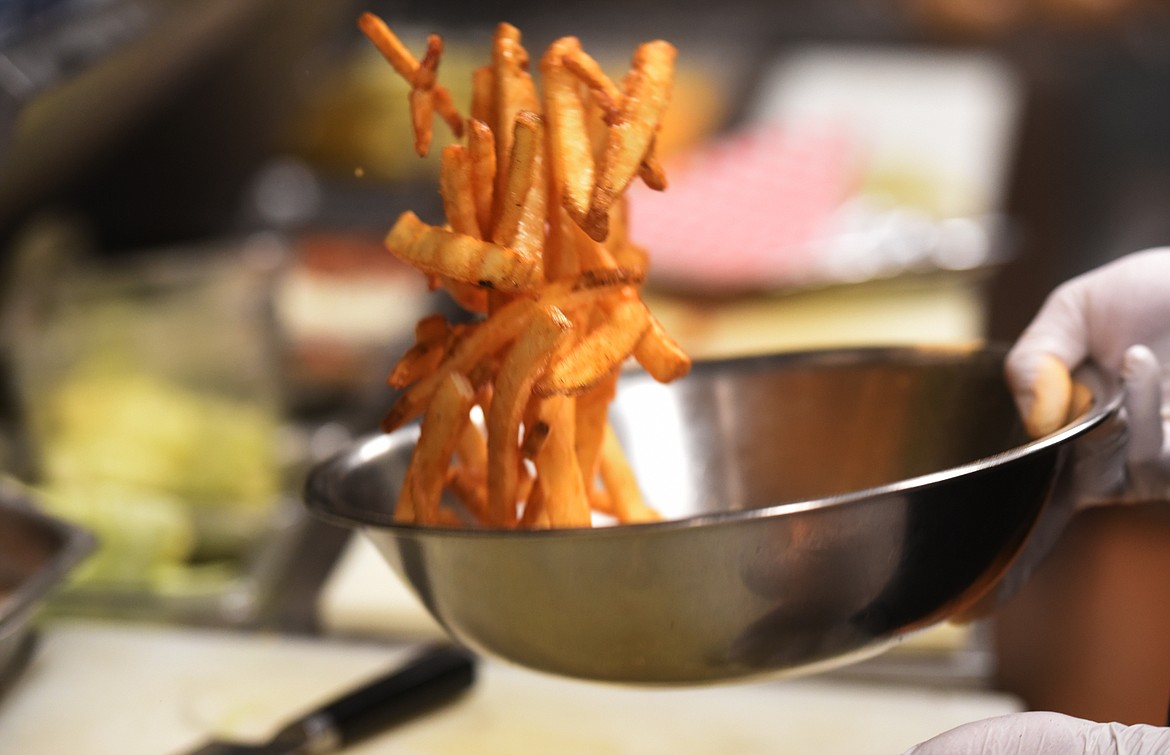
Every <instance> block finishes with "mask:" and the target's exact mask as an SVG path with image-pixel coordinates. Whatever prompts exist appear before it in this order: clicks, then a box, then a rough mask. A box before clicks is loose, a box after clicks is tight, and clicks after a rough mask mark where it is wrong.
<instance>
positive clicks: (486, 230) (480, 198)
mask: <svg viewBox="0 0 1170 755" xmlns="http://www.w3.org/2000/svg"><path fill="white" fill-rule="evenodd" d="M489 73H490V71H489ZM467 156H468V158H469V160H470V161H471V189H472V195H473V197H474V198H475V217H476V220H477V221H478V223H479V230H480V238H488V237H490V236H491V233H492V196H493V194H494V193H495V189H494V187H495V181H496V139H495V136H493V135H492V130H491V127H490V126H488V125H487V122H485V121H482V120H479V119H472V120H471V121H470V123H469V124H468V130H467Z"/></svg>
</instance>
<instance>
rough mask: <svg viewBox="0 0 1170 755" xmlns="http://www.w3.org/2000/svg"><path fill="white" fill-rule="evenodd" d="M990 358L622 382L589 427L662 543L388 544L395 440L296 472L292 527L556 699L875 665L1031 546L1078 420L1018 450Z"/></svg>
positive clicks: (860, 361) (799, 359)
mask: <svg viewBox="0 0 1170 755" xmlns="http://www.w3.org/2000/svg"><path fill="white" fill-rule="evenodd" d="M1003 357H1004V352H1003V350H1002V349H976V350H937V349H903V348H897V349H855V350H833V351H821V352H808V353H799V354H787V355H777V356H769V357H758V358H750V359H737V360H727V361H717V362H710V363H706V364H699V365H696V368H695V369H694V371H693V372H692V374H691V375H690V376H688V377H687V378H685V379H684V380H681V381H678V382H677V383H675V384H671V385H659V384H657V383H654V382H653V381H651V380H649V379H648V378H646V377H645V376H631V377H628V378H624V379H623V380H622V382H621V385H620V387H619V391H618V397H617V400H616V401H615V404H614V407H613V411H612V415H611V419H612V421H613V422H614V425H615V428H616V429H617V430H618V433H619V435H620V436H621V437H622V438H623V441H624V445H625V447H626V449H627V452H628V455H629V457H630V460H631V463H632V464H633V466H634V469H635V472H636V474H637V476H638V479H639V481H640V482H641V484H642V485H643V487H644V491H645V493H646V496H647V498H648V500H649V502H650V503H651V504H653V505H654V506H656V507H657V508H658V509H659V511H660V512H662V513H663V514H664V515H665V517H666V519H667V521H664V522H660V523H653V524H641V525H632V526H615V527H601V528H594V529H578V530H561V531H540V532H533V531H529V532H499V531H484V530H475V529H472V528H468V529H450V528H445V529H431V528H420V527H414V526H404V525H398V524H395V523H394V521H393V509H394V501H395V496H396V495H397V492H398V489H399V486H400V483H401V478H402V474H403V472H404V470H405V466H406V463H407V461H408V459H409V456H410V453H411V449H412V447H413V443H414V438H415V434H416V432H417V430H415V429H411V428H405V429H403V430H401V431H399V432H397V433H395V434H392V435H388V436H379V437H374V438H371V439H368V440H366V441H364V442H362V443H360V444H359V445H357V446H356V447H355V448H353V449H352V450H350V451H348V452H346V453H343V454H341V455H340V456H338V457H336V458H334V459H332V460H330V461H328V462H326V463H324V464H323V465H321V466H319V467H318V468H316V469H315V470H314V471H313V472H312V473H311V475H310V477H309V479H308V481H307V488H306V501H307V503H308V506H309V508H310V509H312V510H313V511H314V512H316V513H317V514H318V515H320V516H322V517H325V518H326V519H328V520H330V521H333V522H337V523H341V524H343V525H347V526H350V527H355V528H359V529H361V530H363V531H364V532H365V533H366V534H367V535H368V536H369V537H370V538H371V540H372V541H373V542H374V543H375V544H376V546H377V547H378V548H379V550H380V551H381V553H382V554H383V555H384V556H385V558H386V560H387V562H388V563H389V564H390V566H391V567H392V568H393V569H394V570H395V571H396V572H397V573H398V574H399V575H400V576H401V577H402V578H403V579H404V580H405V581H406V582H407V583H408V584H409V585H410V586H411V587H412V588H413V590H414V591H415V592H416V593H417V594H418V596H419V597H420V598H421V600H422V602H423V603H424V604H425V605H426V607H427V608H428V609H429V611H430V612H431V613H432V614H433V615H434V616H435V618H436V619H438V621H439V622H440V623H442V625H443V626H444V627H445V628H446V629H447V630H448V631H449V632H450V633H451V635H452V636H454V637H455V638H456V639H458V640H459V641H461V642H463V643H465V644H467V645H469V646H470V647H472V648H473V649H475V650H477V651H480V652H482V653H486V654H490V655H494V656H497V657H499V658H503V659H506V660H509V661H512V662H515V663H518V664H521V665H524V666H528V667H531V668H534V669H539V670H542V671H547V672H551V673H556V674H562V675H567V676H573V677H580V678H587V679H595V680H604V681H613V682H625V683H641V684H697V683H706V682H720V681H728V680H738V679H747V678H753V677H760V676H764V675H779V674H792V673H797V672H809V671H812V670H817V669H822V668H826V667H830V666H835V665H840V664H843V663H847V662H849V661H852V660H856V659H860V658H863V657H867V656H869V655H873V654H875V653H877V652H880V651H881V650H883V649H885V648H887V647H889V646H890V645H892V644H893V643H896V642H898V641H899V640H900V639H901V638H903V637H905V636H906V635H907V634H909V633H911V632H914V631H916V630H918V629H920V628H924V627H927V626H929V625H931V624H934V623H936V622H939V621H942V620H944V619H947V618H948V617H950V616H953V615H954V614H955V613H956V612H958V611H961V610H964V609H966V608H968V607H969V606H971V605H972V604H974V603H975V602H976V601H977V600H979V599H980V598H981V597H983V596H985V595H986V594H987V593H988V591H989V590H991V588H992V587H993V586H994V585H995V583H996V582H997V581H998V580H999V579H1000V578H1001V577H1002V576H1003V575H1004V574H1005V572H1006V571H1007V569H1008V567H1009V565H1010V564H1011V563H1012V561H1013V559H1014V558H1015V557H1016V556H1017V554H1018V553H1019V552H1020V551H1021V549H1022V548H1023V547H1024V545H1025V543H1026V542H1027V541H1028V538H1029V534H1030V533H1031V532H1032V531H1033V530H1034V529H1035V528H1037V525H1038V523H1041V524H1043V522H1044V521H1046V520H1045V518H1044V517H1043V516H1042V515H1043V514H1044V513H1045V511H1046V510H1047V509H1048V508H1050V499H1051V495H1050V494H1051V492H1052V490H1053V487H1054V482H1055V481H1056V479H1057V477H1058V474H1059V472H1060V471H1061V468H1062V464H1063V462H1064V461H1065V459H1066V456H1067V452H1068V449H1069V448H1070V444H1071V443H1072V441H1073V440H1074V439H1076V438H1077V437H1078V436H1080V435H1082V434H1084V433H1086V432H1088V431H1089V430H1090V429H1091V428H1093V427H1095V426H1097V425H1098V424H1100V423H1102V422H1103V421H1104V420H1105V419H1106V418H1108V417H1109V416H1111V415H1112V414H1114V413H1115V412H1117V410H1118V405H1119V402H1120V392H1119V389H1118V388H1117V387H1116V386H1110V385H1106V384H1105V383H1104V382H1100V381H1097V382H1095V383H1094V384H1093V385H1091V386H1090V387H1091V388H1092V389H1093V392H1094V396H1095V402H1094V404H1093V406H1092V407H1091V408H1090V409H1089V410H1088V411H1087V412H1086V413H1085V414H1084V415H1083V416H1081V417H1079V418H1077V419H1076V420H1074V421H1073V422H1071V423H1070V424H1069V425H1067V426H1066V427H1065V428H1063V429H1061V430H1060V431H1058V432H1056V433H1054V434H1052V435H1050V436H1048V437H1045V438H1042V439H1039V440H1029V439H1028V438H1027V436H1026V434H1025V432H1024V430H1023V428H1022V427H1021V424H1020V422H1019V420H1018V418H1017V413H1016V410H1015V407H1014V405H1013V403H1012V399H1011V396H1010V394H1009V393H1008V391H1007V388H1006V386H1005V384H1004V379H1003Z"/></svg>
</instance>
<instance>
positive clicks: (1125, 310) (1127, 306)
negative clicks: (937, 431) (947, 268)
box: [1006, 247, 1170, 504]
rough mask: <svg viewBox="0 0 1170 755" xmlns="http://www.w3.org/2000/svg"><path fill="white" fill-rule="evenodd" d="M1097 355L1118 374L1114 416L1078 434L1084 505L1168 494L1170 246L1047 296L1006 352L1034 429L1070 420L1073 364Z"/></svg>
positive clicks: (1043, 429)
mask: <svg viewBox="0 0 1170 755" xmlns="http://www.w3.org/2000/svg"><path fill="white" fill-rule="evenodd" d="M1086 360H1091V361H1093V362H1095V363H1096V364H1097V365H1098V366H1099V367H1101V368H1102V369H1103V370H1105V371H1106V372H1108V373H1110V374H1112V375H1117V376H1120V378H1121V380H1122V383H1123V385H1124V389H1125V400H1124V409H1123V411H1122V413H1121V416H1120V417H1119V418H1118V421H1116V422H1114V423H1113V424H1112V425H1111V426H1109V425H1107V426H1104V427H1102V428H1100V429H1098V430H1096V431H1094V432H1093V433H1090V434H1089V435H1088V436H1086V437H1085V438H1084V440H1083V441H1082V442H1081V446H1082V447H1081V448H1080V449H1079V453H1078V457H1079V458H1080V459H1082V462H1081V465H1082V467H1083V469H1082V470H1081V471H1080V472H1079V473H1078V478H1077V481H1078V485H1079V487H1080V488H1081V489H1080V490H1078V491H1077V492H1076V494H1077V496H1078V501H1079V503H1081V504H1089V503H1095V502H1103V501H1113V500H1143V499H1144V500H1150V499H1166V498H1170V447H1168V445H1167V442H1166V440H1167V438H1170V429H1168V428H1170V372H1167V371H1166V368H1170V247H1166V248H1160V249H1150V250H1146V251H1143V252H1135V253H1133V254H1130V255H1127V256H1125V257H1122V258H1120V259H1118V260H1115V261H1113V262H1111V263H1109V264H1107V265H1104V266H1102V267H1100V268H1097V269H1096V270H1093V271H1091V272H1088V273H1085V274H1084V275H1081V276H1079V277H1076V278H1073V279H1072V280H1070V281H1068V282H1066V283H1064V284H1062V285H1061V286H1059V287H1058V288H1057V289H1056V290H1055V291H1053V292H1052V294H1051V295H1049V297H1048V299H1047V301H1046V302H1045V303H1044V306H1043V307H1041V309H1040V311H1039V312H1038V313H1037V315H1036V317H1035V318H1034V319H1033V320H1032V323H1031V324H1030V325H1029V326H1028V327H1027V328H1026V329H1025V331H1024V333H1023V335H1021V336H1020V338H1019V340H1018V341H1017V342H1016V344H1015V346H1014V347H1013V348H1012V350H1011V352H1010V353H1009V354H1008V358H1007V367H1006V369H1007V378H1008V382H1009V384H1010V385H1011V387H1012V392H1013V395H1014V396H1015V399H1016V404H1017V406H1018V407H1019V410H1020V414H1021V416H1022V417H1023V418H1024V422H1025V424H1026V425H1027V427H1028V431H1029V432H1030V433H1031V434H1032V435H1033V436H1036V437H1039V436H1041V435H1046V434H1048V433H1050V432H1052V431H1053V430H1055V429H1057V428H1058V427H1060V426H1061V425H1062V424H1064V422H1065V420H1066V419H1067V418H1068V416H1069V413H1070V408H1071V405H1072V402H1073V400H1074V391H1073V389H1072V383H1071V380H1070V378H1069V373H1070V371H1072V370H1075V369H1076V368H1077V367H1078V366H1079V365H1080V364H1081V363H1082V362H1084V361H1086Z"/></svg>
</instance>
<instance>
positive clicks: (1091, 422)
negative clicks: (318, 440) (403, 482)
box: [303, 342, 1124, 541]
mask: <svg viewBox="0 0 1170 755" xmlns="http://www.w3.org/2000/svg"><path fill="white" fill-rule="evenodd" d="M1007 352H1008V347H1007V346H1006V345H1003V344H995V343H991V344H988V343H983V342H980V343H976V344H959V345H953V346H952V345H946V344H944V345H937V346H936V345H927V346H921V345H918V346H914V345H912V346H859V347H845V348H822V349H807V350H800V351H789V352H777V353H770V354H760V355H751V356H739V357H730V358H717V359H709V360H701V361H696V363H695V365H694V368H693V370H692V374H697V373H700V372H709V371H714V370H722V369H726V368H728V367H729V366H736V365H740V366H742V365H750V366H758V365H763V364H766V363H769V362H777V361H783V362H801V361H815V362H818V363H822V364H825V365H832V364H849V363H858V362H864V361H873V360H875V359H880V358H891V357H892V358H899V359H903V360H908V363H913V362H914V361H915V360H918V361H921V360H928V361H933V360H940V359H944V358H952V359H956V358H961V357H971V356H972V355H975V356H977V357H979V358H988V359H997V360H999V361H1001V362H1002V360H1003V359H1004V358H1005V357H1006V355H1007ZM622 379H623V380H642V379H650V378H649V377H648V376H647V375H645V373H643V372H641V370H639V369H632V370H629V371H628V373H627V374H624V375H623V376H622ZM1076 379H1077V380H1078V381H1080V382H1083V383H1085V384H1086V385H1087V386H1088V387H1089V388H1090V389H1091V393H1092V396H1093V401H1092V403H1091V404H1090V406H1089V408H1088V409H1086V410H1085V411H1084V412H1082V413H1081V414H1080V415H1079V416H1077V417H1076V418H1075V419H1073V420H1071V421H1069V422H1067V423H1066V424H1065V425H1064V426H1062V427H1061V428H1059V429H1058V430H1056V431H1054V432H1052V433H1049V434H1048V435H1045V436H1043V437H1041V438H1035V439H1033V440H1030V441H1028V442H1026V443H1023V444H1020V445H1017V446H1013V447H1011V448H1009V449H1006V450H1004V451H1001V452H999V453H995V454H992V455H990V456H984V457H981V458H978V459H974V460H972V461H969V462H965V463H963V464H959V465H956V466H952V467H947V468H945V469H941V470H937V471H934V472H928V473H926V474H921V475H915V476H913V477H907V478H904V479H901V480H896V481H894V482H890V483H884V484H882V485H875V486H870V487H866V488H860V489H858V490H852V491H849V492H847V493H838V494H833V495H827V496H821V497H817V498H808V499H804V500H797V501H786V502H784V503H777V504H772V505H769V506H761V507H758V508H751V509H736V510H732V511H714V512H707V513H702V514H693V515H691V516H685V517H679V518H676V519H667V520H663V521H657V522H640V523H630V524H614V525H605V526H599V527H564V528H556V529H490V528H485V527H473V526H468V527H453V526H443V527H432V526H424V525H417V524H407V523H402V522H397V521H395V520H394V518H393V514H392V513H386V514H382V513H381V512H378V511H375V510H372V509H369V508H354V507H349V506H346V505H345V504H344V503H341V502H338V501H336V500H334V497H333V496H331V495H329V494H328V493H326V492H325V491H324V489H325V488H327V487H328V486H327V485H326V484H325V483H323V482H322V480H323V478H325V477H327V476H329V475H330V474H331V473H335V471H336V470H337V469H338V468H339V467H341V466H343V465H347V464H348V462H349V460H351V459H352V458H354V457H355V456H356V457H364V458H374V457H377V456H381V455H383V454H385V453H387V452H389V451H392V450H394V449H396V448H398V447H400V446H401V445H403V444H405V443H413V442H414V440H415V438H417V436H418V433H419V424H418V421H415V422H413V423H411V424H409V425H406V426H405V427H402V428H399V429H398V430H395V431H394V432H392V433H388V434H387V433H375V434H372V435H369V436H366V437H364V438H360V439H358V440H357V441H355V442H354V443H353V444H352V445H351V446H349V447H348V448H346V449H345V450H342V451H340V452H338V453H336V454H334V455H333V456H331V457H329V458H327V459H325V460H323V461H321V462H319V463H318V464H316V465H314V466H313V467H312V468H311V469H310V470H309V473H308V475H307V476H306V480H305V485H304V495H303V500H304V503H305V505H306V506H307V507H308V508H309V510H310V511H311V512H312V513H313V514H314V516H317V517H319V518H321V519H323V520H325V521H328V522H330V523H332V524H336V525H340V526H343V527H349V528H354V529H375V530H378V531H393V532H397V533H399V534H404V535H405V534H410V535H413V536H426V537H444V538H450V537H454V538H469V537H470V538H491V539H509V538H516V539H520V540H524V541H543V540H546V539H550V538H552V539H565V538H569V539H579V538H598V539H602V538H606V539H607V538H612V537H615V536H622V535H628V534H634V533H637V534H639V535H644V534H649V533H652V532H667V531H676V530H688V529H693V528H696V527H706V526H713V525H721V524H732V523H738V522H743V521H749V520H754V519H767V518H772V517H776V516H784V515H787V514H795V513H800V512H807V511H813V510H818V509H828V508H835V507H839V506H847V505H850V504H852V503H856V502H859V501H863V500H866V499H874V498H881V497H887V496H890V495H897V494H901V493H905V492H907V491H911V490H917V489H922V488H927V487H931V486H934V485H938V484H941V483H943V482H946V481H949V480H952V479H955V478H956V477H961V476H963V475H967V474H972V473H976V472H979V471H983V470H986V469H990V468H993V467H998V466H1002V465H1004V464H1007V463H1010V462H1012V461H1014V460H1016V459H1019V458H1022V457H1025V456H1029V455H1032V454H1035V453H1039V452H1042V451H1044V450H1047V449H1050V448H1052V447H1055V446H1060V445H1063V444H1065V443H1068V442H1069V441H1071V440H1073V439H1074V438H1076V437H1079V436H1081V435H1083V434H1085V433H1087V432H1089V431H1090V430H1092V429H1093V428H1095V427H1098V426H1099V425H1101V424H1103V423H1104V422H1105V421H1106V420H1107V419H1108V418H1110V417H1112V416H1114V415H1116V414H1117V413H1118V412H1119V410H1120V408H1121V405H1122V402H1123V399H1124V393H1123V390H1122V388H1121V385H1120V381H1118V380H1117V379H1115V378H1110V377H1108V376H1107V375H1106V374H1105V373H1104V372H1103V371H1101V370H1100V369H1098V368H1097V367H1096V366H1095V365H1092V364H1086V365H1082V366H1081V367H1080V368H1078V369H1077V371H1076Z"/></svg>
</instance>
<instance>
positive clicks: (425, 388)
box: [381, 299, 539, 432]
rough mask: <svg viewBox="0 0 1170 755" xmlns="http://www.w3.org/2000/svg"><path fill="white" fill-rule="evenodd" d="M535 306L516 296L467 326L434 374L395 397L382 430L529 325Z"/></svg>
mask: <svg viewBox="0 0 1170 755" xmlns="http://www.w3.org/2000/svg"><path fill="white" fill-rule="evenodd" d="M538 308H539V304H538V303H537V302H536V301H534V300H532V299H517V300H515V301H513V302H511V303H510V304H508V305H507V306H506V307H504V308H502V309H500V310H499V311H498V312H496V313H494V314H493V316H492V317H491V318H489V319H488V320H486V321H484V322H482V323H479V324H477V325H476V326H474V327H473V328H472V329H469V330H468V332H467V333H466V334H465V335H464V337H463V338H461V339H460V340H459V341H458V342H457V343H456V344H455V346H454V347H453V348H452V349H451V351H450V352H448V354H447V356H446V358H445V359H444V360H443V362H442V363H441V364H440V365H439V367H438V369H436V370H435V372H434V373H433V374H431V375H429V376H427V377H426V378H424V379H423V380H420V381H419V382H417V383H415V384H414V385H412V386H411V387H410V388H409V389H408V390H407V391H405V392H404V393H403V394H402V395H400V396H399V397H398V400H397V401H396V402H395V403H394V406H392V407H390V411H389V412H388V413H387V414H386V416H385V417H384V418H383V419H382V425H381V427H382V430H383V432H390V431H392V430H394V429H396V428H398V427H400V426H402V425H403V424H405V423H406V422H409V421H410V420H412V419H414V418H415V417H417V416H418V415H419V414H420V413H421V412H422V411H423V409H424V408H425V407H426V405H427V403H428V402H429V401H430V400H431V398H432V397H433V396H434V393H435V390H436V389H438V387H439V384H440V383H441V382H442V381H443V379H445V378H446V377H447V375H448V374H450V373H452V372H460V373H465V374H466V373H468V372H470V371H471V370H473V368H475V367H476V366H477V365H481V364H482V363H483V362H484V361H485V360H487V359H489V358H491V357H493V356H494V355H495V354H496V353H497V352H499V351H500V350H501V349H504V348H505V347H507V346H508V344H510V343H511V342H512V341H513V340H515V339H516V337H517V336H518V335H519V334H520V333H521V331H522V330H523V329H524V328H525V327H527V326H528V324H529V322H530V321H531V320H532V318H533V317H534V316H535V315H536V312H537V310H538Z"/></svg>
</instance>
